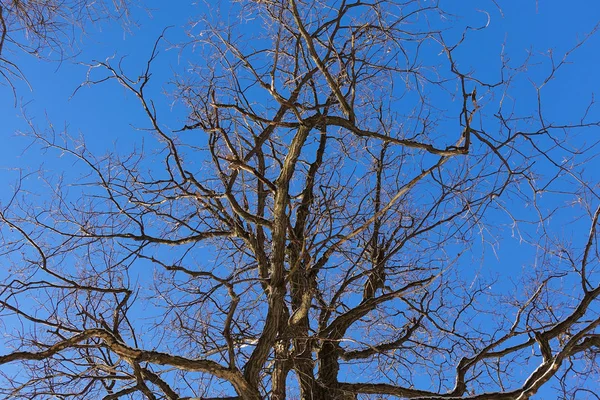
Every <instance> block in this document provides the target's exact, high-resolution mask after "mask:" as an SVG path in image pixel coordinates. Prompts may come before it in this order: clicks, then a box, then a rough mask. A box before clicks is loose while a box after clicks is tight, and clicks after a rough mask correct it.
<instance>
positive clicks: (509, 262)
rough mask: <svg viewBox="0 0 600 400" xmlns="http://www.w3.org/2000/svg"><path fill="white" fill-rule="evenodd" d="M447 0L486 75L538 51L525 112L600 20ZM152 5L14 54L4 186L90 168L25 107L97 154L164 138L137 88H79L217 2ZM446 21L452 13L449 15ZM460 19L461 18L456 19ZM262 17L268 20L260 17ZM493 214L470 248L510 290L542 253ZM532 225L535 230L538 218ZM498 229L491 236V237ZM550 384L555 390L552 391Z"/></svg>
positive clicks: (522, 99)
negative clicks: (490, 225) (153, 129)
mask: <svg viewBox="0 0 600 400" xmlns="http://www.w3.org/2000/svg"><path fill="white" fill-rule="evenodd" d="M441 4H442V6H443V7H445V8H446V10H447V11H449V12H451V13H454V14H456V15H457V17H456V24H457V26H461V27H464V26H465V25H469V26H472V27H481V26H485V25H486V24H488V25H487V27H486V28H485V29H481V30H477V31H470V33H469V35H468V37H467V40H466V42H465V46H464V48H463V49H462V50H459V51H458V52H457V55H458V57H459V59H460V61H459V64H460V66H461V67H462V68H463V70H473V71H475V75H476V76H477V77H480V78H481V79H482V80H486V81H494V80H498V79H499V78H500V76H499V71H498V69H499V67H500V59H499V55H500V53H501V52H503V53H504V54H505V57H507V58H509V59H510V65H512V66H515V67H516V66H519V65H521V64H522V63H523V62H524V61H525V60H526V59H527V58H528V57H530V58H531V61H530V62H529V67H528V68H527V70H526V71H522V74H520V75H519V76H518V78H516V81H515V84H514V86H513V89H512V90H511V92H510V96H508V97H507V98H506V99H505V100H504V101H505V104H508V105H510V106H511V107H514V109H515V110H518V113H519V114H526V113H528V112H531V111H532V110H535V107H536V106H537V105H536V92H535V89H534V84H540V83H541V82H542V81H543V79H544V78H545V77H546V76H547V74H548V73H549V71H550V68H549V65H550V64H549V63H550V58H549V55H550V52H551V53H552V55H553V56H554V59H555V60H556V62H559V61H560V60H561V59H562V58H563V56H564V54H565V52H566V51H567V50H569V49H571V48H573V47H574V46H575V45H576V44H577V43H578V41H580V40H581V39H582V38H583V37H584V36H585V35H586V34H588V33H589V32H591V31H592V30H593V29H594V27H595V26H596V24H598V23H599V22H600V2H598V1H593V0H587V1H578V2H569V3H565V2H562V1H558V0H551V1H550V0H547V1H544V0H540V1H534V0H521V1H504V2H500V1H498V4H499V5H500V7H501V8H502V10H501V11H500V10H499V9H498V7H497V6H496V5H495V4H494V2H492V1H475V0H471V1H457V0H456V1H451V0H448V1H442V2H441ZM567 4H568V5H567ZM145 5H147V6H148V8H149V9H150V10H149V11H148V12H146V11H142V10H139V9H138V10H135V11H134V14H133V18H132V19H133V22H135V24H134V25H132V26H130V27H128V28H126V29H125V28H123V27H121V26H118V25H116V24H111V23H102V24H99V25H96V26H91V27H89V29H88V33H87V34H86V35H85V36H80V37H78V39H80V40H81V43H80V44H79V48H80V51H79V52H78V54H77V55H76V56H74V57H73V58H72V59H65V60H64V61H62V62H60V63H58V62H50V61H40V60H37V59H35V58H33V57H30V56H28V55H26V54H21V53H16V54H15V55H14V58H13V61H15V62H17V63H18V64H19V65H20V67H21V68H22V70H23V72H24V74H25V76H26V77H27V79H28V81H29V87H28V85H26V84H25V83H24V82H15V84H16V86H17V106H16V107H15V98H14V97H13V96H12V94H11V92H10V90H9V89H8V87H6V86H0V121H1V122H2V124H1V125H0V138H1V140H2V143H3V145H2V146H1V147H0V184H2V185H3V187H5V188H10V186H11V184H12V183H13V182H14V181H15V179H16V178H17V177H18V174H19V173H18V171H17V169H18V168H20V169H23V170H24V171H26V172H33V171H36V170H37V169H38V168H40V165H41V168H42V169H43V170H44V171H47V173H48V175H58V174H65V175H66V176H67V178H70V179H73V178H76V177H77V176H78V174H79V173H80V171H79V170H78V169H76V170H73V168H72V166H73V165H74V164H73V162H72V161H71V160H69V159H67V158H61V157H60V155H59V154H57V153H56V152H43V151H41V150H40V149H39V147H38V146H37V145H33V146H29V145H30V143H31V141H30V139H27V138H24V137H22V136H20V135H19V134H18V133H17V132H18V131H27V129H28V128H27V124H26V121H25V119H24V118H23V117H22V115H21V114H22V112H23V111H24V112H25V113H26V115H28V116H29V117H30V118H32V121H33V123H34V124H35V125H36V126H37V127H38V128H39V129H40V130H45V129H48V127H49V126H50V125H52V126H54V127H55V129H56V131H57V132H60V131H62V130H63V129H65V128H67V129H68V131H69V132H70V134H71V135H74V136H78V135H81V136H83V137H84V138H85V140H86V143H87V144H88V146H89V148H90V149H91V150H92V151H94V153H96V154H103V153H105V152H125V153H126V151H127V149H129V148H131V146H134V145H136V144H137V145H139V144H140V143H141V142H142V140H152V139H151V138H148V137H146V135H145V134H144V132H142V131H139V130H136V129H134V128H135V127H137V128H144V127H147V126H148V124H147V121H146V120H145V118H144V115H143V114H142V113H141V111H140V109H139V107H138V104H137V102H136V99H135V98H134V97H133V96H132V95H131V94H130V93H127V92H126V91H125V90H124V89H122V88H121V87H119V86H118V85H117V84H115V83H114V82H109V83H104V84H100V85H95V86H93V87H87V86H86V87H82V88H81V89H79V90H77V93H76V94H75V95H73V93H74V92H75V90H76V89H77V88H78V87H79V85H80V84H81V83H82V82H83V81H85V79H86V73H87V72H88V66H87V65H93V64H94V62H95V60H100V61H103V60H105V59H107V58H109V57H114V58H113V60H119V59H121V58H122V57H124V58H123V64H122V65H123V66H124V69H125V70H126V71H128V72H130V73H131V75H133V76H134V75H135V74H137V73H138V71H141V70H142V69H143V68H144V67H145V63H146V60H147V57H148V56H149V54H150V52H151V50H152V47H153V45H154V42H155V40H156V39H157V38H158V36H159V35H160V34H161V33H162V32H163V30H164V29H165V28H166V27H168V26H172V28H169V29H168V30H167V31H166V33H165V35H166V38H167V39H168V40H169V41H171V42H173V43H176V42H178V41H181V40H184V39H185V34H184V29H185V26H186V24H187V23H188V22H189V21H191V20H193V19H194V17H195V16H197V15H201V14H203V13H204V12H205V10H206V9H205V6H204V3H202V2H199V3H197V4H196V5H188V4H187V2H183V1H177V2H169V3H168V5H167V2H161V1H152V2H145ZM436 23H440V24H443V23H444V21H436ZM453 23H454V22H453ZM448 24H449V26H450V25H451V24H450V22H448ZM136 25H137V26H136ZM250 26H251V28H252V29H257V30H258V29H260V26H259V25H258V23H256V24H254V25H252V24H250ZM461 32H462V29H460V30H456V31H452V30H449V31H448V32H447V33H446V35H447V38H449V39H448V40H449V41H452V39H453V38H454V40H456V38H458V36H457V34H459V33H461ZM160 47H161V50H160V55H159V57H158V58H157V60H156V62H155V65H154V67H153V77H152V80H151V83H150V87H149V90H150V91H151V93H152V97H153V99H154V100H155V101H156V105H157V108H158V110H159V114H160V116H161V120H162V121H163V123H165V124H166V125H167V126H168V127H169V128H172V129H176V128H178V127H181V126H183V124H184V123H185V110H184V109H183V108H182V107H181V106H180V105H178V104H172V103H171V100H170V99H169V97H168V96H163V95H162V94H163V92H167V93H168V92H169V91H170V90H172V86H170V85H169V79H170V78H171V76H172V74H173V72H182V73H184V72H185V70H186V68H187V64H186V61H185V60H186V57H187V56H189V55H190V54H191V53H190V51H189V50H188V49H186V50H182V51H183V53H180V52H179V50H178V49H176V48H169V46H168V45H166V44H161V46H160ZM599 50H600V35H595V36H593V37H591V38H590V39H589V40H588V41H587V42H586V43H585V45H583V46H582V47H581V48H579V49H577V50H576V51H574V52H573V54H571V55H570V57H569V59H568V63H567V64H565V65H564V66H562V67H561V69H560V70H559V72H558V74H557V76H556V78H555V79H554V80H552V81H551V82H549V83H548V85H547V86H546V87H544V89H543V95H544V100H543V101H544V103H543V105H544V112H545V116H546V117H547V118H548V119H549V120H550V121H553V122H556V123H559V124H561V123H565V124H566V123H572V122H573V121H577V120H579V119H580V118H581V116H582V110H584V109H585V108H586V107H587V105H588V104H589V103H590V101H591V100H592V96H593V94H594V93H600V78H599V74H598V73H597V71H598V69H599V68H598V67H599V66H600V51H599ZM182 55H183V56H182ZM192 56H193V55H192ZM100 76H102V73H98V71H94V72H93V75H92V77H100ZM498 101H500V99H498V98H494V99H491V100H490V104H495V103H494V102H498ZM485 112H488V113H490V115H491V114H492V113H493V112H494V109H493V107H490V109H489V110H485ZM594 116H595V117H594ZM590 119H591V120H593V119H595V120H598V119H600V111H599V110H598V109H597V108H592V109H591V114H590ZM453 123H456V121H449V122H448V124H449V126H452V124H453ZM599 133H600V129H598V128H595V129H590V130H587V131H586V132H585V135H589V136H590V137H589V138H588V137H587V136H584V137H580V138H578V139H577V140H578V141H580V142H581V143H582V144H583V143H584V142H587V143H590V142H593V141H596V140H597V139H596V138H595V137H600V136H599V135H598V134H599ZM144 138H145V139H144ZM598 167H599V165H598V161H597V160H591V161H590V162H589V164H588V166H586V171H585V174H587V175H588V176H589V177H590V178H592V177H593V174H594V171H595V170H596V169H597V168H598ZM34 179H37V175H35V174H34V175H32V176H31V178H30V180H34ZM33 186H34V187H35V184H33ZM10 195H11V190H10V189H6V190H4V191H2V192H0V201H2V202H6V201H7V199H8V198H9V196H10ZM543 201H546V200H543ZM547 201H548V204H547V205H544V207H548V208H551V207H554V206H556V205H563V204H564V203H565V202H566V201H567V199H563V198H561V197H560V196H557V197H554V198H552V199H548V200H547ZM569 201H570V200H569ZM507 206H511V205H510V204H507ZM530 210H531V208H529V209H527V208H526V207H523V209H522V210H518V211H517V212H522V213H523V215H525V216H526V215H528V213H529V212H530ZM579 214H580V212H578V211H574V212H573V213H570V212H568V210H567V211H563V212H561V213H559V214H557V216H556V218H555V219H554V220H552V221H551V223H552V224H554V225H553V228H554V227H555V226H557V227H558V228H555V232H556V235H557V237H562V238H563V239H564V240H573V242H578V241H579V242H581V240H583V239H585V236H586V234H587V229H589V228H588V227H589V223H588V222H589V221H587V220H584V219H582V220H578V221H571V220H572V219H573V217H574V216H575V215H579ZM490 218H492V219H493V218H497V230H496V231H495V232H493V234H492V233H490V234H489V235H488V234H487V233H484V234H482V236H481V237H480V238H478V239H479V240H481V244H480V245H475V246H474V250H475V251H474V252H473V254H472V255H471V256H470V257H471V260H472V261H471V262H472V263H473V269H472V270H471V271H470V272H467V273H466V276H468V275H469V274H473V277H475V276H476V275H483V276H487V277H493V276H499V277H500V278H499V281H498V282H499V283H498V285H501V287H502V288H504V289H506V290H507V291H509V290H512V288H511V285H510V281H511V278H512V277H513V276H514V275H515V274H517V275H518V274H519V273H520V271H522V270H523V269H525V268H528V266H530V265H532V264H534V263H535V262H536V259H539V254H536V253H535V250H534V249H532V248H530V247H526V246H520V245H519V238H518V236H517V234H516V233H515V232H514V231H513V230H512V229H511V227H510V221H509V220H508V219H506V217H505V215H504V214H503V212H502V211H501V210H497V211H494V212H492V213H491V214H490ZM526 234H530V235H535V229H533V228H532V229H531V231H528V232H526ZM492 236H495V237H496V238H492ZM486 240H489V241H490V242H487V243H486ZM507 272H508V273H507ZM547 390H549V389H547ZM547 393H551V392H547ZM548 395H549V396H551V395H550V394H548ZM539 396H540V397H539V398H544V393H540V394H539Z"/></svg>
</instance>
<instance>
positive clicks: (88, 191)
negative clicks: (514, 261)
mask: <svg viewBox="0 0 600 400" xmlns="http://www.w3.org/2000/svg"><path fill="white" fill-rule="evenodd" d="M434 3H435V2H431V4H432V5H430V6H428V5H425V4H428V2H422V1H402V2H399V1H394V0H380V1H374V2H371V1H362V0H356V1H345V0H341V1H335V2H334V1H319V0H314V1H300V0H289V1H279V0H273V1H236V2H232V3H231V4H230V5H229V6H228V7H224V10H223V11H222V12H228V13H230V15H232V16H235V18H233V17H232V18H230V19H229V21H234V22H230V23H227V24H223V23H222V21H223V20H225V18H220V16H219V15H218V13H217V11H214V12H213V14H211V15H212V17H211V18H208V17H207V18H206V19H205V20H202V21H195V23H194V24H193V27H192V28H190V31H189V32H188V35H189V36H188V37H189V38H190V39H189V40H190V41H189V43H186V44H185V46H184V47H183V48H182V54H191V56H190V57H191V58H190V62H191V64H190V65H192V67H189V66H186V68H188V70H189V71H190V72H189V74H187V75H181V76H177V77H175V78H174V81H173V83H174V84H175V85H176V88H177V90H176V91H175V93H174V95H175V96H176V99H177V100H178V101H180V102H182V103H183V104H185V105H186V106H187V109H188V110H189V113H188V120H187V121H185V123H182V126H179V127H174V128H171V129H169V128H167V127H165V125H164V124H163V123H162V122H161V115H163V114H161V110H159V109H157V108H156V107H155V105H154V102H153V100H152V98H150V97H149V96H148V94H147V90H148V89H147V88H148V85H149V82H150V78H151V70H152V68H153V65H154V63H155V62H157V58H158V57H157V56H158V49H159V48H160V46H161V43H162V38H161V39H159V40H158V41H157V42H156V45H155V47H154V50H153V51H152V54H151V56H150V58H149V60H148V61H147V63H146V64H145V66H144V71H143V73H142V74H141V75H138V74H135V76H132V75H128V74H127V72H126V71H124V70H122V69H121V67H120V65H114V64H111V63H109V62H99V63H96V64H94V65H92V66H91V70H90V75H89V76H90V79H89V81H88V82H86V84H90V85H93V84H96V83H101V82H107V81H113V82H117V83H118V84H120V85H121V86H123V87H125V88H126V89H127V90H129V91H131V92H132V93H133V94H135V96H136V98H137V99H138V100H139V102H140V106H141V108H142V109H143V111H144V112H145V115H146V116H147V119H148V121H149V125H150V127H149V129H148V131H149V132H150V133H151V134H152V135H153V137H154V138H155V139H156V140H154V141H153V142H152V144H148V143H145V144H144V147H139V148H135V149H133V150H131V151H128V152H126V153H123V152H115V153H113V154H109V155H106V156H102V157H99V156H94V155H93V154H91V152H90V151H89V150H88V149H87V148H86V146H85V143H84V142H81V141H78V140H74V139H71V138H69V137H67V136H66V135H64V134H63V133H61V132H53V131H46V132H44V131H40V130H38V128H37V127H36V126H35V125H33V124H32V126H31V130H32V134H33V135H34V136H35V137H36V139H37V140H38V141H39V142H40V143H42V144H43V145H44V146H45V147H46V148H48V149H55V150H58V151H59V153H60V154H61V155H65V154H67V155H69V156H71V157H72V158H73V159H74V160H76V161H77V164H76V165H78V166H80V167H81V168H83V167H85V169H86V170H87V171H89V175H86V176H85V177H83V178H82V179H81V181H80V184H79V185H77V186H73V185H69V184H67V183H65V182H63V180H57V179H52V178H51V177H49V178H48V189H47V190H48V192H47V196H46V198H47V199H48V200H47V201H46V202H45V203H44V204H40V202H37V201H33V200H32V197H31V196H30V191H31V189H30V188H27V187H25V186H23V187H19V188H17V189H18V190H17V191H16V193H15V196H14V197H13V199H12V201H11V202H9V203H8V204H4V205H3V207H2V213H1V214H0V218H1V219H2V221H3V223H4V226H3V228H2V235H3V247H2V249H3V256H4V258H3V266H4V272H3V274H4V275H5V276H6V279H5V280H4V283H2V284H1V286H0V287H1V290H0V293H1V295H0V296H1V297H0V305H1V308H2V321H3V322H2V324H3V330H4V331H5V332H6V335H5V337H6V339H5V340H6V341H5V344H4V346H5V348H9V349H7V351H6V352H5V355H3V356H0V364H1V365H4V366H5V367H6V368H5V369H3V374H4V382H3V384H2V385H0V386H2V389H0V393H2V394H3V395H4V397H5V398H27V399H32V398H49V397H52V396H53V397H56V398H90V399H91V398H94V399H95V398H103V399H118V398H132V399H133V398H149V399H170V400H174V399H192V398H194V399H207V398H220V399H233V398H239V399H260V398H272V399H284V398H302V399H355V398H374V399H375V398H378V399H379V398H411V399H459V398H460V399H528V398H530V397H531V396H533V395H534V394H535V393H536V392H537V391H538V390H539V389H540V388H542V387H543V386H545V385H550V384H553V385H555V386H556V387H557V388H558V390H559V391H561V393H562V395H563V396H564V397H565V398H567V397H569V398H570V397H573V398H574V397H575V396H595V395H594V394H593V390H592V389H588V388H589V387H590V386H589V385H587V384H586V383H585V380H586V379H590V380H591V382H593V381H594V380H596V379H597V378H598V376H599V372H600V371H599V370H598V351H599V349H600V333H599V330H598V325H599V324H600V317H599V315H598V311H599V307H598V296H599V295H600V279H598V273H599V272H600V271H599V270H598V261H599V260H598V247H597V231H596V230H597V225H598V218H599V216H600V197H598V193H597V189H596V187H597V184H596V182H592V181H589V177H588V176H586V175H585V173H584V172H583V170H582V165H583V164H582V163H584V162H586V161H588V160H589V157H591V156H593V155H594V154H597V149H596V146H595V143H592V144H589V143H587V144H586V142H585V141H584V140H585V138H581V137H580V136H578V133H579V132H589V131H587V130H586V128H592V127H597V126H598V124H599V123H598V121H593V120H591V119H590V118H591V115H592V113H591V112H590V110H591V109H592V108H591V107H592V105H593V104H590V108H589V109H588V110H587V111H585V110H584V111H585V114H584V115H582V117H581V119H580V120H579V121H577V122H576V123H564V122H561V121H560V120H559V118H560V116H559V117H554V118H552V119H550V118H547V117H546V116H545V114H544V111H543V109H542V104H543V102H542V101H541V100H542V97H541V96H542V88H543V86H544V85H546V84H547V83H548V82H549V81H550V80H551V79H552V78H553V77H555V76H556V74H557V73H558V72H560V69H561V68H562V66H563V64H564V63H565V62H566V60H567V57H568V56H569V54H570V53H567V54H566V55H565V58H564V59H562V60H556V61H555V60H553V59H552V60H551V63H550V66H551V72H550V73H549V74H548V76H547V79H546V80H545V81H544V82H541V83H539V84H538V86H537V88H536V93H537V96H538V100H539V101H538V103H537V105H536V107H537V109H536V110H535V111H534V112H533V113H532V114H531V115H522V114H519V113H518V112H517V111H515V110H514V109H513V108H512V107H511V106H510V105H507V103H509V102H508V101H507V100H505V98H506V97H508V96H510V93H511V88H512V86H511V85H512V82H513V80H514V79H515V76H516V75H517V74H519V73H521V71H522V70H523V68H518V67H517V66H513V65H511V64H510V63H509V61H508V60H507V58H503V64H502V67H501V70H499V71H498V75H497V76H498V79H497V81H496V82H484V81H482V80H480V79H478V77H477V74H476V73H474V72H469V71H463V70H461V68H460V65H461V64H460V62H459V61H460V53H459V50H460V49H461V46H463V45H464V43H465V41H466V40H468V35H470V34H471V33H473V31H474V30H475V29H474V28H471V27H467V28H465V30H464V33H463V35H462V36H459V37H458V39H457V40H455V42H453V43H449V42H448V40H447V39H446V37H445V34H444V32H443V31H442V30H440V29H438V27H437V26H436V22H435V21H440V20H441V19H440V17H445V18H451V17H452V16H449V15H446V14H444V11H443V10H442V9H440V8H439V7H438V6H437V5H435V4H434ZM235 21H238V22H235ZM248 21H250V22H248ZM257 27H260V29H258V28H257ZM586 39H587V38H584V40H583V41H582V42H580V43H578V44H576V46H575V49H576V48H577V47H579V46H580V45H581V44H583V43H584V42H585V40H586ZM192 48H193V49H194V50H193V52H191V50H190V49H192ZM462 57H465V56H464V54H463V56H462ZM194 62H195V63H194ZM78 168H79V167H78ZM22 182H23V185H26V180H23V181H22ZM38 190H41V189H38ZM44 193H46V192H44ZM554 196H557V197H561V198H562V199H568V201H569V202H570V203H569V204H568V208H565V207H563V205H564V204H565V203H564V201H563V200H560V201H557V202H552V201H550V202H549V203H547V201H548V200H547V199H548V198H550V199H552V198H555V197H554ZM526 204H527V205H529V207H530V209H531V210H532V212H523V208H524V206H525V205H526ZM575 206H576V207H575ZM561 213H566V215H567V216H569V217H572V216H575V215H576V216H577V217H578V218H579V220H578V221H579V223H580V224H585V226H586V229H587V234H586V235H581V237H582V238H583V239H582V241H581V242H580V243H577V242H571V243H569V242H568V241H566V240H561V239H560V238H559V236H558V234H557V232H552V231H550V230H549V225H548V223H547V222H548V221H549V218H551V217H553V218H556V216H557V215H561ZM583 221H585V222H583ZM505 223H506V224H510V227H511V229H513V232H515V235H520V237H521V241H522V242H523V244H522V246H524V247H527V248H532V249H534V254H532V258H531V267H530V268H527V269H525V270H524V271H523V274H522V276H515V277H513V281H512V282H513V284H514V287H512V288H507V286H506V284H504V288H503V289H501V288H500V286H501V285H496V284H495V282H494V280H493V277H492V275H491V274H486V273H479V272H477V271H476V270H474V269H475V268H474V267H473V266H472V265H473V264H475V263H477V261H476V258H477V254H478V252H480V251H481V245H480V244H479V242H482V241H483V242H485V241H491V240H494V238H495V237H496V236H495V235H503V234H505V231H503V230H502V227H501V226H500V225H501V224H505ZM500 257H501V258H500V260H501V261H503V260H505V259H507V258H503V257H502V255H501V256H500ZM508 260H509V261H508V262H510V258H508ZM481 268H485V265H483V266H482V267H481ZM498 279H501V277H498ZM590 398H593V397H590Z"/></svg>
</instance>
